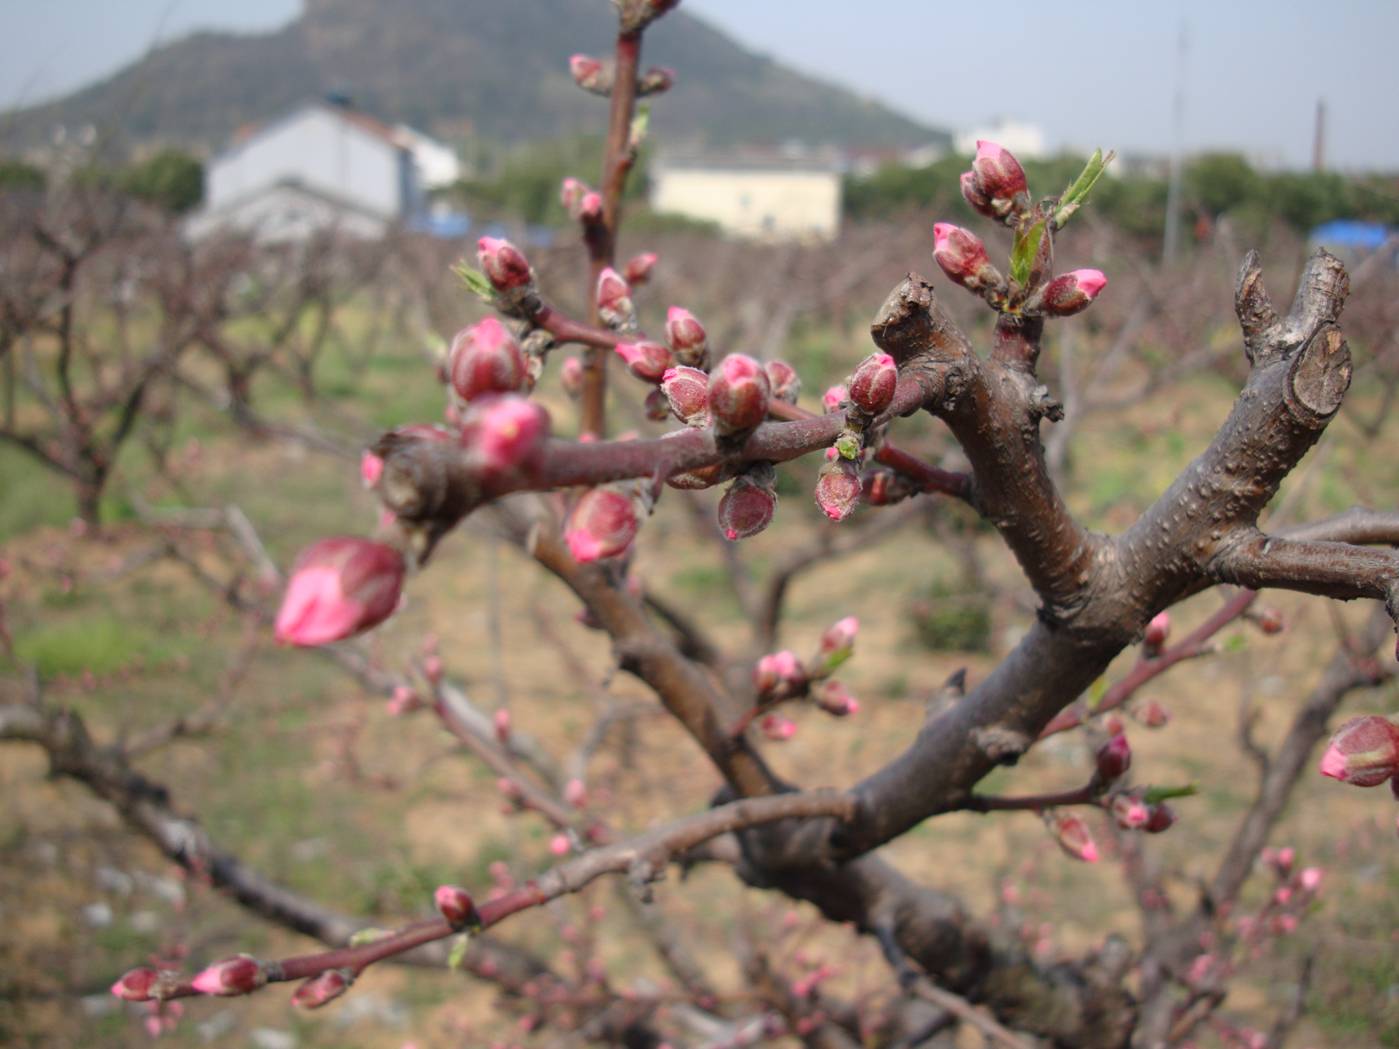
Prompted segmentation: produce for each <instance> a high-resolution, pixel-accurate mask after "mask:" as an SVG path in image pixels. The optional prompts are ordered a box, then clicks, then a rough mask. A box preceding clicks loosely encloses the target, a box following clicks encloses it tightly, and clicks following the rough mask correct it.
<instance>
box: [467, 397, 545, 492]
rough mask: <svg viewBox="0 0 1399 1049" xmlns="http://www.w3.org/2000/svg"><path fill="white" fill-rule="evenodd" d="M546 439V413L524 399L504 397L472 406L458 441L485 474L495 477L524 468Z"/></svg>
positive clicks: (482, 401) (492, 398) (485, 400)
mask: <svg viewBox="0 0 1399 1049" xmlns="http://www.w3.org/2000/svg"><path fill="white" fill-rule="evenodd" d="M548 436H549V414H548V412H546V411H545V410H544V409H543V408H541V407H540V406H539V405H537V404H535V403H534V402H533V401H531V400H529V399H527V398H525V397H519V396H515V395H513V394H504V395H502V396H499V397H488V398H483V399H481V400H479V401H477V402H476V403H475V404H473V405H472V406H471V411H470V412H469V413H468V414H467V417H466V420H465V422H464V424H463V427H462V435H461V440H462V445H463V447H465V448H466V449H468V451H469V452H470V453H471V455H472V457H473V458H474V459H475V460H476V462H477V464H478V465H479V466H480V467H481V469H482V471H483V472H484V473H486V474H497V473H503V472H506V471H508V470H513V469H515V468H516V467H518V466H521V465H523V464H524V463H525V462H527V461H528V460H529V459H530V458H531V457H532V456H533V455H534V453H535V452H537V451H538V450H539V449H540V447H542V446H543V444H544V442H545V440H546V439H547V438H548Z"/></svg>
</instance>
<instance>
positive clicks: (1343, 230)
mask: <svg viewBox="0 0 1399 1049" xmlns="http://www.w3.org/2000/svg"><path fill="white" fill-rule="evenodd" d="M1396 233H1399V231H1396V230H1391V229H1390V228H1389V227H1387V226H1381V225H1380V224H1379V223H1377V222H1357V221H1356V220H1354V219H1337V220H1336V221H1334V222H1327V223H1324V224H1322V225H1320V226H1318V227H1316V229H1314V230H1312V235H1311V237H1310V240H1311V242H1312V243H1313V244H1326V245H1329V246H1331V247H1337V248H1349V249H1351V250H1352V251H1377V250H1378V249H1380V248H1382V247H1384V244H1385V241H1387V240H1389V238H1390V237H1392V236H1394V235H1395V234H1396Z"/></svg>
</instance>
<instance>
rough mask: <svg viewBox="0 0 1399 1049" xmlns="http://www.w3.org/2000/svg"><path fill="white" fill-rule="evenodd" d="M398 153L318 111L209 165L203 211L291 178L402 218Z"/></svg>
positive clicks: (257, 137) (291, 120)
mask: <svg viewBox="0 0 1399 1049" xmlns="http://www.w3.org/2000/svg"><path fill="white" fill-rule="evenodd" d="M400 164H401V161H400V153H399V150H398V149H397V148H396V147H395V146H393V145H392V144H391V143H389V142H386V141H384V140H383V139H382V138H379V137H378V136H375V135H373V134H371V133H369V132H368V131H365V130H363V129H361V128H359V127H356V126H355V125H354V124H353V123H351V122H349V121H346V120H343V119H341V118H339V117H337V116H336V115H335V114H334V113H332V112H330V111H328V110H325V109H321V108H318V107H317V108H308V109H304V110H301V111H299V112H297V113H294V114H292V115H291V116H289V117H287V118H286V119H285V120H282V121H279V122H277V123H276V124H273V125H270V126H268V127H266V128H264V129H262V130H260V131H259V132H258V133H257V134H256V135H255V136H254V137H253V138H251V139H249V140H248V141H247V142H246V143H244V144H242V145H240V146H236V147H234V148H233V149H232V150H230V151H228V152H227V153H224V154H222V155H220V156H218V157H215V158H214V160H213V161H212V162H211V164H210V166H209V172H208V189H207V202H206V203H207V207H208V208H209V209H210V210H213V211H218V210H219V209H220V208H221V207H223V206H225V205H227V204H230V203H232V202H234V201H237V200H242V199H246V198H247V196H248V195H249V194H250V193H253V192H254V191H257V190H260V189H263V188H265V187H267V186H270V185H274V184H276V183H277V182H280V181H284V180H287V179H295V180H297V181H299V182H301V183H302V184H303V185H306V186H309V187H311V188H313V189H320V190H323V191H325V192H327V193H331V194H333V195H335V196H336V197H339V198H341V199H343V200H346V201H348V202H351V203H353V204H355V205H357V206H359V207H361V208H365V209H367V210H369V211H372V212H375V213H377V214H381V215H384V216H386V217H395V216H398V215H399V214H400V211H401V205H400V200H401V197H402V190H403V187H402V185H401V168H400Z"/></svg>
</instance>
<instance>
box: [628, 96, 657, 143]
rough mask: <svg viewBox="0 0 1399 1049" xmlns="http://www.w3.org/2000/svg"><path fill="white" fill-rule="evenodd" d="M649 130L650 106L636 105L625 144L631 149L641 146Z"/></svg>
mask: <svg viewBox="0 0 1399 1049" xmlns="http://www.w3.org/2000/svg"><path fill="white" fill-rule="evenodd" d="M650 130H651V107H650V106H644V105H643V106H637V107H636V116H634V117H632V121H631V129H630V131H629V132H628V133H627V145H628V146H630V147H631V149H632V150H633V151H635V150H638V149H640V148H641V144H642V143H643V142H645V141H646V135H647V133H648V132H649V131H650Z"/></svg>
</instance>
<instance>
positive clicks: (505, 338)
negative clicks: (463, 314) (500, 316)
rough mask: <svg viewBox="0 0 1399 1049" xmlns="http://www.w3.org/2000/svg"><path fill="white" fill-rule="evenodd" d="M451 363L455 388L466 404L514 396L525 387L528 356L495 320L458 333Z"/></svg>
mask: <svg viewBox="0 0 1399 1049" xmlns="http://www.w3.org/2000/svg"><path fill="white" fill-rule="evenodd" d="M448 361H449V362H450V363H449V365H448V367H449V369H450V373H451V377H452V389H454V390H456V391H457V396H459V397H460V398H461V399H462V400H464V401H472V400H475V399H476V398H477V397H481V396H484V395H487V394H492V393H513V392H515V391H516V390H518V389H520V388H521V387H522V386H524V385H525V377H526V371H525V356H524V354H523V353H521V352H520V344H519V343H518V342H516V341H515V337H514V336H513V335H511V334H510V332H509V331H508V330H506V327H505V325H503V324H501V323H500V321H498V320H496V319H495V318H494V317H487V318H486V319H485V320H483V321H479V322H477V323H476V324H473V325H472V326H471V327H469V328H463V329H462V330H461V331H459V332H457V334H456V338H454V339H453V340H452V351H451V354H450V356H449V357H448Z"/></svg>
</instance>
